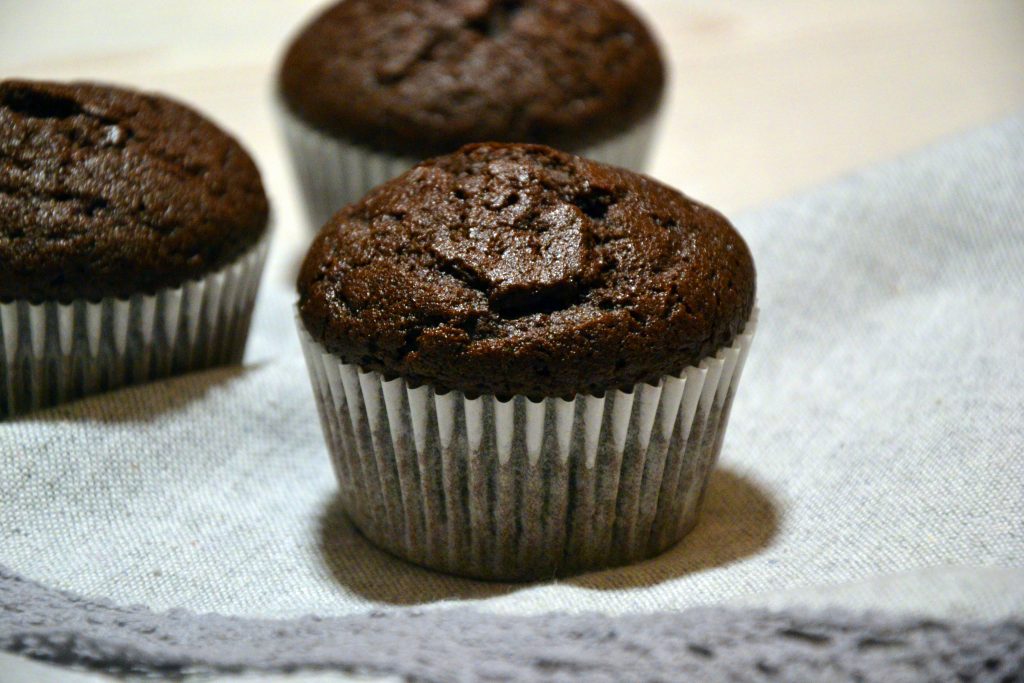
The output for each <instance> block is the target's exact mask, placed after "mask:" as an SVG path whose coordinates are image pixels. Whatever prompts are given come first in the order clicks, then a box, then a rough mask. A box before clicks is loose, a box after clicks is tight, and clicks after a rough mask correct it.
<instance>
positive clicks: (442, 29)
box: [279, 0, 665, 227]
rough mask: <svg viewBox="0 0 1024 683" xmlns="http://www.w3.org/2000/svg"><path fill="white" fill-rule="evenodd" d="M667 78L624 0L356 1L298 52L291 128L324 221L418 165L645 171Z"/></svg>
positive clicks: (284, 72)
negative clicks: (555, 165)
mask: <svg viewBox="0 0 1024 683" xmlns="http://www.w3.org/2000/svg"><path fill="white" fill-rule="evenodd" d="M664 83H665V69H664V65H663V62H662V58H661V55H660V53H659V50H658V47H657V45H656V44H655V43H654V41H653V39H652V37H651V34H650V33H649V32H648V30H647V29H646V27H645V26H644V24H643V23H642V22H641V21H640V20H639V19H638V18H637V17H636V15H634V14H633V13H632V12H630V11H629V10H628V9H627V8H626V7H624V6H623V5H622V4H620V3H619V2H617V1H616V0H467V1H466V2H440V1H438V0H426V1H423V0H398V1H395V2H384V1H382V0H345V1H343V2H339V3H337V4H335V5H333V6H331V7H330V8H329V9H327V10H326V11H325V12H323V13H322V14H321V15H320V16H318V17H317V18H316V19H314V20H313V21H312V22H311V23H310V24H309V25H308V26H306V27H305V28H304V29H303V30H302V31H301V32H300V33H299V35H298V36H297V37H296V38H295V39H294V41H293V42H292V43H291V45H290V47H289V49H288V51H287V54H286V56H285V58H284V63H283V65H282V67H281V72H280V79H279V95H280V100H281V105H282V106H281V109H282V124H283V126H284V131H285V134H286V138H287V141H288V143H289V147H290V149H291V153H292V157H293V159H294V163H295V166H296V168H297V171H298V176H299V180H300V184H301V186H302V191H303V193H304V195H305V200H306V204H307V208H308V210H309V215H310V219H311V221H312V223H313V224H314V225H315V226H316V227H319V226H320V225H322V224H323V222H324V221H325V220H327V218H329V217H330V216H331V215H332V214H333V213H334V212H335V211H337V210H338V209H339V208H341V207H342V206H344V205H345V204H347V203H350V202H353V201H355V200H357V199H359V198H360V197H362V196H363V194H365V193H366V192H367V191H368V190H369V189H370V188H372V187H374V186H376V185H378V184H380V183H382V182H384V181H385V180H388V179H389V178H392V177H394V176H396V175H398V174H399V173H401V172H403V171H405V170H407V169H408V168H410V167H411V166H412V165H413V164H414V163H416V162H417V161H419V160H421V159H423V158H426V157H428V156H434V155H436V154H445V153H448V152H452V151H454V150H456V149H457V148H458V147H460V146H462V145H463V144H467V143H471V142H482V141H489V140H493V141H507V142H534V143H542V144H547V145H553V146H556V147H560V148H563V149H568V150H570V151H574V152H577V153H580V154H583V155H586V156H589V157H591V158H594V159H596V160H599V161H603V162H607V163H611V164H615V165H618V166H624V167H627V168H632V169H634V170H642V169H643V165H644V159H645V156H646V154H647V151H648V147H649V145H650V142H651V136H652V132H653V129H654V121H655V116H656V113H657V110H658V107H659V104H660V102H661V99H662V92H663V90H664Z"/></svg>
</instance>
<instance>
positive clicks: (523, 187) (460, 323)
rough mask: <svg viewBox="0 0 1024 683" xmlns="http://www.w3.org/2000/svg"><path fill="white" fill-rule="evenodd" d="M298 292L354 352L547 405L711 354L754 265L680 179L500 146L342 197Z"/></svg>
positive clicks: (311, 326)
mask: <svg viewBox="0 0 1024 683" xmlns="http://www.w3.org/2000/svg"><path fill="white" fill-rule="evenodd" d="M298 287H299V296H300V298H299V311H300V315H301V318H302V321H303V324H304V327H305V328H306V330H307V331H308V332H309V333H310V334H311V335H312V336H313V338H314V339H316V340H317V341H318V342H320V343H321V344H322V345H323V346H324V347H325V348H326V349H327V350H328V351H330V352H332V353H334V354H336V355H338V356H340V357H341V358H342V359H343V360H344V361H346V362H348V363H354V364H358V365H359V366H361V367H363V368H364V369H370V370H376V371H379V372H382V373H383V374H385V375H386V376H389V377H391V376H399V375H400V376H402V377H405V378H406V379H408V380H410V381H412V382H413V383H414V384H420V383H426V384H430V385H432V386H434V387H435V388H436V389H438V390H441V391H444V390H452V389H455V390H460V391H464V392H466V393H467V394H469V395H477V394H495V395H497V396H499V397H502V398H505V397H509V396H511V395H516V394H520V395H527V396H529V397H531V398H536V399H539V398H541V397H550V396H562V397H566V398H567V397H571V396H573V395H575V394H576V393H588V394H597V395H600V394H603V392H604V391H606V390H609V389H615V388H628V387H631V386H632V385H634V384H636V383H639V382H656V381H657V380H658V379H659V378H660V377H662V376H664V375H667V374H676V373H678V372H679V371H681V370H682V369H683V368H685V367H686V366H688V365H692V364H697V363H699V362H700V361H701V359H703V358H704V357H706V356H708V355H711V354H713V353H715V351H716V350H717V349H719V348H721V347H723V346H726V345H728V344H729V343H731V342H732V340H733V339H734V337H735V336H736V335H737V334H738V333H739V332H740V331H742V328H743V327H744V325H745V323H746V321H747V319H748V318H749V316H750V314H751V311H752V309H753V305H754V290H755V272H754V264H753V260H752V258H751V255H750V252H749V250H748V249H747V246H746V244H745V243H744V241H743V239H742V238H741V237H740V235H739V234H738V233H737V232H736V231H735V230H734V229H733V227H732V226H731V225H730V224H729V222H728V221H727V220H726V219H725V218H724V217H723V216H722V215H721V214H719V213H717V212H716V211H714V210H712V209H709V208H707V207H705V206H703V205H701V204H698V203H697V202H694V201H693V200H691V199H689V198H687V197H685V196H684V195H682V194H680V193H679V192H676V191H675V190H673V189H671V188H668V187H666V186H665V185H662V184H660V183H657V182H655V181H653V180H651V179H649V178H647V177H645V176H641V175H637V174H634V173H631V172H629V171H625V170H622V169H618V168H614V167H611V166H605V165H603V164H598V163H595V162H592V161H588V160H586V159H582V158H579V157H575V156H572V155H569V154H565V153H562V152H558V151H555V150H553V149H549V148H547V147H542V146H537V145H504V144H497V143H488V144H480V145H470V146H468V147H464V148H462V149H461V150H459V151H458V152H456V153H455V154H451V155H449V156H444V157H439V158H436V159H431V160H429V161H425V162H423V163H421V164H419V165H418V166H416V167H415V168H413V169H412V170H411V171H409V172H408V173H406V174H405V175H402V176H400V177H398V178H396V179H394V180H392V181H390V182H388V183H386V184H384V185H382V186H380V187H378V188H377V189H375V190H374V191H372V192H370V194H368V195H367V196H366V197H365V198H364V199H363V200H362V201H361V202H359V203H357V204H353V205H350V206H348V207H346V208H344V209H342V210H341V211H340V212H339V213H338V214H336V215H335V216H334V218H332V219H331V221H330V222H329V223H328V224H327V225H326V226H325V227H324V229H323V230H322V231H321V232H320V234H319V235H318V236H317V238H316V240H315V241H314V243H313V245H312V247H311V248H310V250H309V253H308V254H307V256H306V259H305V262H304V263H303V266H302V270H301V272H300V275H299V283H298Z"/></svg>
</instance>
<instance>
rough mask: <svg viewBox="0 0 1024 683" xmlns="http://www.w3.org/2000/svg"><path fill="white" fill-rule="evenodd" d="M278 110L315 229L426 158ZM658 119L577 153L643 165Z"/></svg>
mask: <svg viewBox="0 0 1024 683" xmlns="http://www.w3.org/2000/svg"><path fill="white" fill-rule="evenodd" d="M278 110H279V115H278V118H279V119H280V125H281V127H282V129H283V130H284V137H285V141H286V143H287V146H288V149H289V152H290V154H291V157H292V163H293V164H294V166H295V169H296V174H297V177H298V180H299V185H300V190H301V192H302V197H303V200H304V202H305V205H306V212H307V215H308V217H309V222H310V225H311V226H312V227H313V228H314V229H317V230H318V229H319V228H320V227H321V226H322V225H323V224H324V223H326V222H327V220H328V219H329V218H330V217H331V216H333V215H334V214H335V213H337V211H338V210H339V209H341V208H342V207H343V206H345V205H347V204H351V203H352V202H355V201H358V200H359V199H362V197H363V195H365V194H366V193H367V192H369V191H370V190H371V189H373V188H374V187H376V186H378V185H380V184H381V183H384V182H386V181H388V180H391V179H392V178H394V177H396V176H399V175H401V174H402V173H404V172H406V171H408V170H409V169H410V168H412V167H413V166H415V165H416V164H417V163H419V162H420V161H421V159H418V158H415V157H405V156H395V155H391V154H385V153H382V152H377V151H374V150H372V149H370V148H367V147H361V146H359V145H353V144H352V143H350V142H347V141H345V140H341V139H338V138H333V137H330V136H328V135H326V134H324V133H321V132H320V131H318V130H316V129H315V128H313V127H311V126H310V125H309V124H307V123H305V122H303V121H301V120H300V119H299V118H298V117H296V116H294V115H293V114H291V113H290V112H288V111H287V109H286V108H285V107H284V106H283V105H279V106H278ZM656 120H657V116H656V115H655V116H651V117H649V118H647V119H645V120H644V121H642V122H640V123H638V124H636V125H634V126H633V127H632V128H630V129H629V130H628V131H626V132H625V133H622V134H620V135H618V136H616V137H613V138H610V139H608V140H607V141H605V142H602V143H600V144H597V145H593V146H591V147H587V148H585V149H582V150H576V153H577V154H579V155H580V156H584V157H588V158H590V159H593V160H595V161H600V162H603V163H606V164H611V165H613V166H621V167H623V168H628V169H631V170H633V171H643V170H644V166H645V162H646V159H647V153H648V151H649V149H650V146H651V140H652V138H653V136H654V130H655V122H656Z"/></svg>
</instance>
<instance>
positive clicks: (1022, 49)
mask: <svg viewBox="0 0 1024 683" xmlns="http://www.w3.org/2000/svg"><path fill="white" fill-rule="evenodd" d="M321 4H322V3H321V2H318V1H316V0H175V1H174V2H156V1H153V0H150V1H143V2H138V1H136V2H128V1H126V0H80V1H78V2H69V1H68V0H0V75H2V76H15V75H16V76H25V77H38V78H56V79H72V78H89V79H97V80H104V81H112V82H120V83H127V84H131V85H135V86H139V87H143V88H148V89H153V90H158V91H164V92H167V93H171V94H173V95H176V96H178V97H180V98H183V99H185V100H187V101H189V102H191V103H193V104H195V105H196V106H197V107H198V108H199V109H201V110H203V111H205V112H207V113H208V114H210V115H212V116H213V117H214V118H215V119H216V120H218V121H219V122H220V123H221V124H222V125H223V126H224V127H226V128H227V129H229V130H230V131H232V132H234V133H235V134H237V135H238V136H239V137H240V138H241V139H242V140H243V142H244V143H245V144H246V146H247V147H248V148H249V149H250V150H251V151H252V153H253V154H254V155H255V156H256V158H257V161H258V163H259V165H260V168H261V169H262V171H263V174H264V178H265V180H266V184H267V187H268V191H269V193H270V195H271V199H272V200H273V202H274V207H275V215H276V219H277V230H278V233H277V234H278V246H279V248H281V247H282V246H284V247H290V248H291V249H292V250H294V249H299V248H301V247H299V246H298V245H299V244H300V243H301V241H302V238H304V236H305V235H306V233H305V232H304V231H303V228H302V223H301V214H300V213H299V211H298V206H297V203H296V202H297V199H296V194H295V191H294V179H293V177H292V174H291V169H290V167H289V166H288V164H287V161H286V159H285V157H284V150H283V146H282V143H281V140H280V137H279V136H278V133H277V130H276V129H275V127H274V121H273V119H272V116H271V108H270V102H271V99H270V94H271V92H272V83H273V78H274V73H275V69H276V63H277V61H278V59H279V58H280V55H281V52H282V48H283V46H284V44H285V41H286V40H287V38H288V36H289V35H290V34H291V33H292V32H294V31H295V30H296V28H297V27H298V26H299V25H300V24H301V22H303V21H304V20H305V19H306V18H307V17H309V16H310V14H311V13H312V12H313V11H314V10H315V8H316V7H317V6H319V5H321ZM633 4H634V5H635V6H637V8H638V9H639V10H640V11H641V12H642V13H643V14H645V15H646V16H647V17H648V19H649V20H650V23H651V25H652V26H653V27H654V29H655V31H656V32H657V33H658V35H659V36H660V39H661V42H662V44H663V45H664V47H665V49H666V52H667V55H668V58H669V60H670V62H671V71H672V78H671V86H670V87H671V95H670V97H669V101H668V107H667V112H666V116H665V118H664V122H663V126H662V129H661V131H660V138H659V140H658V143H657V150H656V153H655V155H654V158H653V165H652V168H651V172H652V174H653V175H655V176H657V177H659V178H661V179H662V180H664V181H666V182H668V183H670V184H672V185H675V186H677V187H679V188H680V189H682V190H684V191H685V192H687V193H689V194H691V195H693V196H695V197H697V198H699V199H702V200H704V201H706V202H708V203H710V204H712V205H714V206H716V207H718V208H720V209H722V210H723V211H725V212H726V213H735V212H737V211H739V210H742V209H745V208H749V207H752V206H755V205H758V204H762V203H765V202H767V201H770V200H772V199H775V198H779V197H782V196H785V195H788V194H791V193H794V192H796V191H799V190H800V189H802V188H805V187H808V186H810V185H814V184H816V183H819V182H821V181H824V180H827V179H829V178H831V177H833V176H836V175H837V174H841V173H843V172H844V171H847V170H850V169H853V168H856V167H858V166H862V165H864V164H868V163H870V162H873V161H877V160H880V159H885V158H887V157H891V156H894V155H897V154H899V153H901V152H904V151H907V150H910V149H913V148H915V147H919V146H921V145H923V144H926V143H928V142H930V141H932V140H935V139H937V138H940V137H942V136H945V135H948V134H951V133H953V132H955V131H958V130H961V129H964V128H968V127H971V126H974V125H979V124H982V123H984V122H986V121H989V120H992V119H995V118H998V117H1000V116H1002V115H1005V114H1007V113H1009V112H1012V111H1014V110H1017V109H1020V108H1022V107H1024V2H1022V1H1021V0H891V1H887V0H814V1H811V0H805V1H800V0H733V1H732V2H728V3H724V2H714V1H712V0H692V1H691V0H685V1H684V0H633ZM290 258H293V257H290ZM275 272H281V271H280V269H279V268H276V269H275Z"/></svg>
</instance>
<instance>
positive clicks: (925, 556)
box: [0, 116, 1024, 646]
mask: <svg viewBox="0 0 1024 683" xmlns="http://www.w3.org/2000/svg"><path fill="white" fill-rule="evenodd" d="M1022 158H1024V116H1019V117H1015V118H1013V119H1010V120H1008V121H1005V122H1003V123H1001V124H998V125H995V126H992V127H989V128H986V129H983V130H979V131H976V132H973V133H970V134H968V135H966V136H963V137H961V138H958V139H956V140H954V141H952V142H949V143H945V144H942V145H940V146H938V147H935V148H932V149H930V150H926V151H925V152H922V153H920V154H918V155H915V156H913V157H911V158H908V159H904V160H900V161H897V162H894V163H891V164H887V165H885V166H882V167H878V168H875V169H872V170H869V171H867V172H864V173H860V174H858V175H856V176H853V177H850V178H846V179H843V180H841V181H839V182H837V183H834V184H832V185H831V186H828V187H826V188H823V189H821V190H818V191H815V192H813V193H811V194H808V195H805V196H802V197H799V198H795V199H793V200H790V201H787V202H784V203H782V204H780V205H777V206H775V207H772V208H770V209H767V210H764V211H760V212H757V213H754V214H750V215H746V216H741V217H739V220H738V221H737V223H738V226H739V228H740V229H741V231H742V232H743V233H744V235H745V236H746V237H747V239H748V241H749V243H750V245H751V247H752V250H753V252H754V255H755V259H756V261H757V264H758V269H759V285H760V292H759V306H760V309H761V322H760V330H759V332H758V343H757V346H756V347H755V349H754V351H753V352H752V354H751V356H750V359H749V361H748V363H747V366H746V370H745V374H744V388H743V390H742V391H740V392H739V394H738V395H737V399H736V402H735V404H734V408H733V413H732V419H731V424H730V431H729V434H728V437H727V439H726V442H725V446H724V449H723V455H722V461H721V467H720V469H719V471H718V472H717V473H716V474H715V475H714V478H713V480H712V484H711V488H710V491H709V494H708V498H707V506H706V508H705V511H704V514H703V518H702V521H701V522H700V524H699V525H698V526H697V528H696V529H695V530H694V532H693V533H692V534H691V535H690V536H689V537H687V538H686V539H685V540H684V541H683V543H681V544H680V545H679V546H677V547H676V548H674V549H672V550H670V551H669V552H667V553H666V554H665V555H663V556H661V557H659V558H657V559H654V560H652V561H649V562H646V563H642V564H640V565H636V566H633V567H630V568H626V569H622V570H616V571H607V572H599V573H594V574H590V575H585V576H582V577H578V578H575V579H571V580H566V581H562V582H558V583H550V584H527V585H500V584H485V583H479V582H473V581H467V580H461V579H455V578H451V577H447V576H444V575H440V574H434V573H431V572H428V571H425V570H422V569H419V568H416V567H413V566H411V565H407V564H404V563H402V562H399V561H397V560H394V559H393V558H391V557H389V556H387V555H385V554H383V553H381V552H379V551H377V550H375V549H373V548H372V547H370V546H369V545H368V544H367V543H366V542H365V541H364V540H362V539H361V538H360V537H359V536H358V535H356V534H355V533H354V532H353V530H352V529H351V527H350V525H349V524H348V523H347V522H346V521H345V520H344V518H343V517H342V516H341V515H340V512H339V508H338V505H337V502H336V498H335V484H334V481H333V479H332V474H331V471H330V466H329V463H328V458H327V455H326V451H325V446H324V442H323V438H322V436H321V434H320V431H319V426H318V424H317V418H316V415H315V410H314V406H313V401H312V395H311V392H310V388H309V384H308V379H307V377H306V374H305V369H304V367H303V364H302V360H301V357H300V352H299V349H298V344H297V340H295V338H294V329H293V326H292V319H291V318H292V314H291V310H290V305H291V300H292V297H291V294H290V292H289V291H287V290H285V289H284V288H278V289H277V290H276V291H275V289H274V288H273V287H268V288H267V290H269V291H266V292H265V294H264V295H263V296H262V298H261V303H260V308H259V310H258V312H257V321H256V323H255V326H256V330H255V334H254V339H253V342H252V344H251V345H250V353H249V358H250V363H249V364H248V365H247V366H246V367H245V368H243V369H230V370H221V371H215V372H209V373H203V374H197V375H193V376H189V377H184V378H179V379H175V380H172V381H168V382H164V383H161V384H160V385H154V386H149V387H137V388H133V389H129V390H126V391H123V392H119V393H116V394H110V395H106V396H100V397H96V398H93V399H89V400H86V401H82V402H80V403H76V404H72V405H69V406H65V407H62V408H58V409H55V410H52V411H49V412H45V413H39V414H36V415H32V416H27V417H24V418H21V419H17V420H14V421H10V422H7V423H2V424H0V564H3V565H5V566H6V567H7V568H8V571H9V572H10V575H6V574H5V575H4V576H5V577H7V578H2V577H0V586H3V585H4V583H5V582H9V581H10V580H13V576H14V575H15V574H17V575H20V576H21V577H27V578H29V579H32V580H35V581H38V582H41V583H42V584H44V585H45V586H47V587H52V588H57V589H64V590H71V591H74V592H75V593H78V594H81V595H85V596H97V597H104V598H109V599H111V600H112V601H113V602H114V603H117V604H132V603H140V604H143V605H145V606H146V607H148V608H151V609H155V610H162V609H168V608H186V609H189V610H194V611H199V612H206V611H213V612H218V613H220V614H225V615H246V616H250V617H259V618H273V617H298V616H301V615H304V614H309V613H315V614H317V615H320V616H325V617H326V616H332V615H333V616H342V615H358V614H365V613H367V612H369V611H371V610H379V609H382V608H387V609H389V610H390V608H397V607H403V606H410V605H413V606H416V607H417V608H420V609H425V610H433V609H440V608H446V607H451V606H453V605H455V604H458V605H460V606H464V607H471V608H474V609H476V610H479V611H486V612H498V613H503V614H507V615H511V614H516V615H529V614H542V613H549V612H559V611H560V612H569V613H581V612H590V611H597V612H604V613H608V614H638V613H648V612H653V611H657V610H672V609H678V608H684V607H690V606H696V605H709V604H714V603H721V602H723V601H726V602H727V601H732V602H734V603H736V602H742V603H743V604H758V598H757V597H756V596H780V595H781V596H786V595H789V594H792V592H793V591H797V589H799V588H801V587H805V586H808V585H831V584H841V583H846V582H851V581H864V580H866V579H868V578H870V577H873V576H876V575H878V574H891V573H895V572H909V571H914V570H918V569H921V568H927V567H942V566H950V565H953V566H968V565H970V566H980V567H990V568H1003V570H1000V571H1007V572H1010V571H1011V570H1012V568H1014V567H1020V566H1021V565H1024V454H1022V451H1024V411H1022V410H1021V405H1022V400H1024V398H1022V397H1024V324H1022V322H1021V321H1022V320H1024V164H1021V163H1020V159H1022ZM959 571H961V572H963V571H970V570H959ZM1014 576H1016V577H1018V578H1019V576H1020V574H1019V573H1017V574H1015V575H1014ZM940 585H942V586H943V590H947V591H955V590H957V585H958V584H956V582H949V583H944V584H940ZM902 595H904V593H903V592H901V591H894V595H893V597H892V600H891V601H890V604H889V606H890V607H891V608H892V609H897V610H898V609H900V608H901V607H903V606H908V607H913V608H918V607H920V606H921V605H922V604H923V603H925V602H927V600H925V599H923V598H922V597H921V596H920V595H917V596H914V595H913V591H908V592H906V595H907V600H906V601H904V600H903V599H902V597H901V596H902ZM940 597H941V600H939V602H941V603H942V604H943V605H945V609H944V612H943V613H944V614H945V615H946V616H952V617H963V616H972V617H995V616H1007V615H1008V614H1010V615H1012V614H1016V615H1018V616H1019V615H1020V614H1021V607H1020V605H1021V603H1020V602H1019V599H1020V596H1019V594H1017V596H1016V599H1017V600H1018V602H1013V601H1012V600H1010V601H1009V603H1006V602H1002V603H1001V602H1000V601H999V600H988V601H983V602H977V601H971V600H967V599H964V600H956V599H950V596H949V595H943V596H940ZM954 597H955V596H954ZM771 604H772V606H774V607H779V606H785V604H784V603H778V602H772V603H771ZM1008 609H1009V610H1015V611H1009V612H1008V611H1007V610H1008ZM19 618H20V617H19ZM9 623H11V622H10V616H9V615H5V613H4V612H2V611H0V630H2V628H3V627H4V625H5V624H9ZM637 623H641V622H637ZM514 641H515V638H513V637H512V636H508V637H507V638H506V641H505V642H507V643H513V642H514ZM126 642H130V641H126ZM589 646H594V645H593V643H592V642H591V643H590V645H589Z"/></svg>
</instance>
